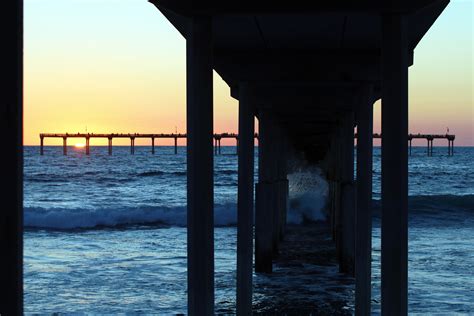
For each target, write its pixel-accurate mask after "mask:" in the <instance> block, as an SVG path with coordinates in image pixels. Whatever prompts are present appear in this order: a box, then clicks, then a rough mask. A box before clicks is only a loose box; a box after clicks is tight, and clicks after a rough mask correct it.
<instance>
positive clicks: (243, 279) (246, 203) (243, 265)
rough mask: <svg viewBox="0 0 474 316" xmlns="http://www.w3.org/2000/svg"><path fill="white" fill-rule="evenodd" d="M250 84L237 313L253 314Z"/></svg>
mask: <svg viewBox="0 0 474 316" xmlns="http://www.w3.org/2000/svg"><path fill="white" fill-rule="evenodd" d="M249 89H250V88H249V87H248V85H247V84H245V83H243V84H240V85H239V137H240V146H239V147H238V161H239V170H238V172H239V174H238V177H239V178H238V194H237V314H238V315H251V314H252V261H253V260H252V259H253V219H254V216H253V209H254V206H253V204H254V200H253V181H254V178H253V177H254V141H253V134H254V130H255V126H254V125H255V123H254V112H253V106H252V104H251V100H250V98H251V96H250V91H249Z"/></svg>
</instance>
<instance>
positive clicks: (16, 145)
mask: <svg viewBox="0 0 474 316" xmlns="http://www.w3.org/2000/svg"><path fill="white" fill-rule="evenodd" d="M0 27H1V29H2V30H3V31H2V59H1V65H2V66H1V69H2V71H1V72H0V77H1V82H2V84H1V85H0V91H1V95H2V102H1V104H0V113H1V114H0V132H1V133H2V135H6V137H5V138H4V139H3V140H2V176H1V177H0V188H1V190H0V200H1V201H2V210H1V211H0V254H1V260H0V314H1V315H22V314H23V1H12V2H8V3H5V4H4V6H2V10H0ZM41 149H42V146H41ZM41 153H42V150H41Z"/></svg>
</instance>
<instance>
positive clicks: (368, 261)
mask: <svg viewBox="0 0 474 316" xmlns="http://www.w3.org/2000/svg"><path fill="white" fill-rule="evenodd" d="M357 114H358V115H357V135H358V136H357V199H356V200H357V207H356V232H357V233H356V261H355V278H356V290H355V297H356V304H355V309H356V310H355V312H356V315H370V314H371V309H370V302H371V288H372V283H371V266H372V150H373V148H372V147H373V140H372V133H373V99H372V86H370V85H369V86H367V87H364V91H363V92H362V102H361V104H360V107H359V111H358V113H357Z"/></svg>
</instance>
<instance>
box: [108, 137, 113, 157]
mask: <svg viewBox="0 0 474 316" xmlns="http://www.w3.org/2000/svg"><path fill="white" fill-rule="evenodd" d="M108 139H109V156H110V155H112V137H109V138H108Z"/></svg>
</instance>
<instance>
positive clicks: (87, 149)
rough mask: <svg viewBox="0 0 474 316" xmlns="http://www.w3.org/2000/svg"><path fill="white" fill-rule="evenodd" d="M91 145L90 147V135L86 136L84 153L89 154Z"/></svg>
mask: <svg viewBox="0 0 474 316" xmlns="http://www.w3.org/2000/svg"><path fill="white" fill-rule="evenodd" d="M90 153H91V147H90V137H89V136H86V155H90Z"/></svg>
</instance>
